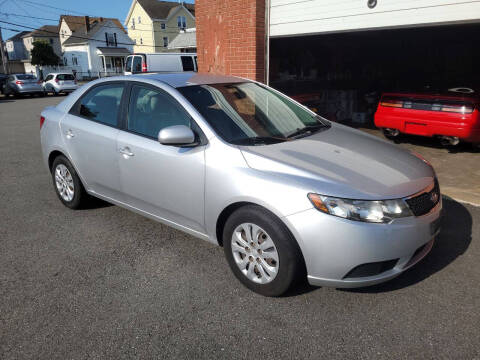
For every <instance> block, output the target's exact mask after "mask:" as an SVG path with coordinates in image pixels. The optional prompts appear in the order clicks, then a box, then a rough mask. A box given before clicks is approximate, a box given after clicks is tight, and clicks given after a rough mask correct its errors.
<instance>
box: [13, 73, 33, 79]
mask: <svg viewBox="0 0 480 360" xmlns="http://www.w3.org/2000/svg"><path fill="white" fill-rule="evenodd" d="M16 76H17V79H18V80H34V79H35V76H33V75H23V74H20V75H16Z"/></svg>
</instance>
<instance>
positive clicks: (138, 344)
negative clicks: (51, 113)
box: [0, 97, 480, 359]
mask: <svg viewBox="0 0 480 360" xmlns="http://www.w3.org/2000/svg"><path fill="white" fill-rule="evenodd" d="M61 99H62V97H58V98H54V97H48V98H25V99H18V100H14V99H7V100H5V99H0V203H1V205H2V206H0V359H124V358H125V359H126V358H141V359H151V358H156V359H158V358H162V359H163V358H180V359H203V358H205V359H244V358H249V359H263V358H267V359H294V358H295V359H300V358H306V359H321V358H328V359H336V358H338V359H346V358H351V359H374V358H390V359H403V358H414V359H479V358H480V350H479V346H480V287H479V282H480V266H479V263H478V262H479V259H480V208H478V207H473V206H471V205H467V204H462V203H459V202H457V201H454V200H451V199H448V198H444V208H445V210H446V214H445V217H444V219H443V223H442V232H441V234H440V236H439V238H438V240H437V242H436V244H435V246H434V248H433V250H432V252H431V253H430V255H429V256H428V257H427V258H426V259H424V261H422V262H421V263H419V264H418V265H416V266H414V267H413V268H412V269H410V270H408V271H407V272H406V273H404V274H402V275H401V276H400V277H398V278H396V279H394V280H392V281H390V282H388V283H385V284H382V285H378V286H374V287H369V288H363V289H356V290H338V289H332V288H313V287H308V286H303V287H300V288H299V289H297V290H295V291H293V292H291V293H289V294H288V296H286V297H283V298H265V297H262V296H259V295H256V294H254V293H252V292H250V291H249V290H247V289H245V288H243V287H242V285H241V284H240V283H239V282H238V281H237V280H236V279H235V278H234V276H233V275H232V273H231V272H230V270H229V268H228V266H227V263H226V260H225V259H224V255H223V249H221V248H220V247H216V246H214V245H211V244H209V243H207V242H205V241H202V240H199V239H195V238H193V237H192V236H189V235H186V234H184V233H182V232H179V231H177V230H173V229H171V228H169V227H167V226H164V225H161V224H158V223H156V222H154V221H151V220H148V219H146V218H144V217H141V216H139V215H137V214H134V213H132V212H129V211H127V210H124V209H122V208H119V207H117V206H112V205H109V204H106V203H103V202H100V201H99V202H97V203H95V204H93V205H92V206H91V207H90V208H89V209H85V210H79V211H72V210H69V209H67V208H65V207H64V206H63V205H62V204H61V203H60V201H59V200H58V199H57V197H56V195H55V193H54V190H53V185H52V182H51V178H50V176H49V174H48V172H47V170H46V169H45V167H44V165H43V163H42V160H41V151H40V143H39V116H40V111H41V109H42V108H43V107H45V106H47V105H52V104H56V103H58V102H59V101H60V100H61ZM319 236H321V234H319ZM332 241H335V240H334V239H332Z"/></svg>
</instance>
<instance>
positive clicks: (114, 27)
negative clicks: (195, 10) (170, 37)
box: [0, 12, 179, 34]
mask: <svg viewBox="0 0 480 360" xmlns="http://www.w3.org/2000/svg"><path fill="white" fill-rule="evenodd" d="M0 14H1V15H5V16H7V17H8V16H13V17H22V18H29V19H38V20H47V21H53V22H58V20H57V19H52V18H44V17H38V16H26V15H21V14H15V13H6V12H0ZM64 16H68V15H64ZM74 16H75V15H74ZM100 17H101V16H95V18H100ZM104 19H105V20H110V18H104ZM69 23H72V24H82V25H84V24H85V22H84V21H69ZM136 26H137V25H135V29H131V30H135V31H147V32H152V31H153V32H156V33H161V34H164V33H167V32H169V31H168V30H166V31H161V30H149V29H137V28H136ZM104 27H107V28H112V29H118V28H119V27H118V26H108V25H104ZM122 28H123V29H125V30H127V31H128V27H127V28H125V27H123V26H122ZM167 28H170V29H177V30H178V29H179V28H178V27H175V26H167ZM174 32H175V31H170V33H174Z"/></svg>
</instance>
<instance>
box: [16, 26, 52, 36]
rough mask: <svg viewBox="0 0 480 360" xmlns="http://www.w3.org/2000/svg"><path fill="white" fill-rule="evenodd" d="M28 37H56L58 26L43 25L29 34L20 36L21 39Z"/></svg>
mask: <svg viewBox="0 0 480 360" xmlns="http://www.w3.org/2000/svg"><path fill="white" fill-rule="evenodd" d="M30 36H38V37H42V36H43V37H45V36H58V26H57V25H43V26H42V27H40V28H38V29H35V30H33V31H30V32H29V33H27V34H25V35H23V36H22V38H26V37H30Z"/></svg>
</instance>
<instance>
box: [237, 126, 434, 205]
mask: <svg viewBox="0 0 480 360" xmlns="http://www.w3.org/2000/svg"><path fill="white" fill-rule="evenodd" d="M240 150H241V151H242V154H243V156H244V158H245V161H246V162H247V164H248V166H249V167H250V168H252V169H256V170H259V171H263V172H269V173H272V174H274V175H277V176H280V177H283V178H284V181H294V182H296V183H297V185H300V186H303V187H305V189H306V190H307V191H312V192H317V193H320V194H323V195H329V196H336V197H343V198H350V199H363V200H380V199H395V198H402V197H406V196H409V195H412V194H414V193H416V192H418V191H421V190H423V189H424V188H426V187H427V186H429V185H430V184H431V183H432V181H433V178H434V176H435V173H434V171H433V169H432V167H431V166H430V165H429V164H427V163H426V162H425V161H423V160H421V159H419V158H418V157H416V156H414V155H412V154H411V153H410V152H408V151H406V150H403V149H401V148H400V147H398V146H396V145H393V144H390V143H388V142H386V141H384V140H382V139H379V138H376V137H374V136H372V135H369V134H366V133H364V132H361V131H358V130H354V129H351V128H348V127H346V126H343V125H338V124H332V127H331V128H330V129H327V130H324V131H321V132H318V133H315V134H313V135H311V136H308V137H305V138H301V139H297V140H293V141H286V142H282V143H278V144H273V145H264V146H241V147H240Z"/></svg>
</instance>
